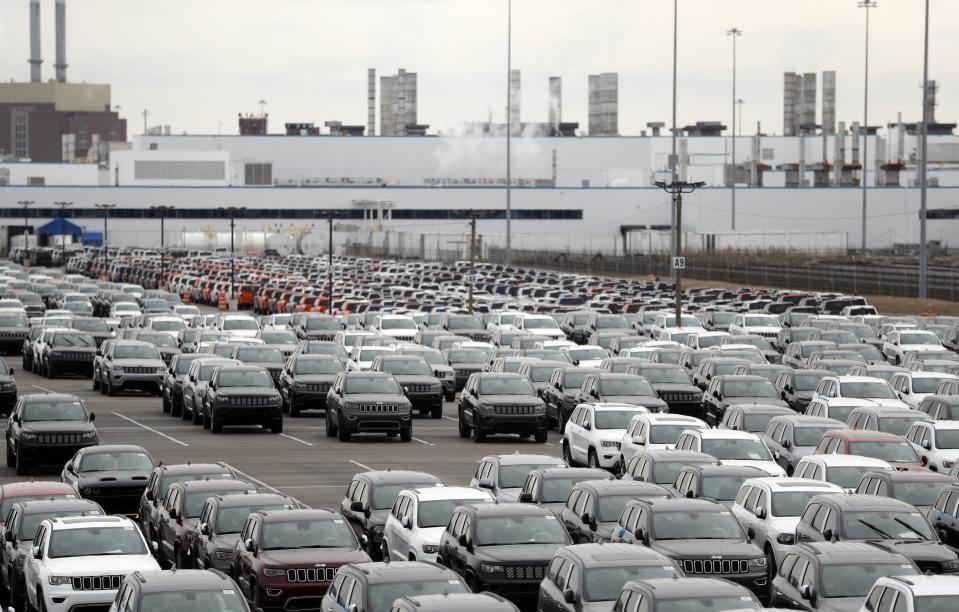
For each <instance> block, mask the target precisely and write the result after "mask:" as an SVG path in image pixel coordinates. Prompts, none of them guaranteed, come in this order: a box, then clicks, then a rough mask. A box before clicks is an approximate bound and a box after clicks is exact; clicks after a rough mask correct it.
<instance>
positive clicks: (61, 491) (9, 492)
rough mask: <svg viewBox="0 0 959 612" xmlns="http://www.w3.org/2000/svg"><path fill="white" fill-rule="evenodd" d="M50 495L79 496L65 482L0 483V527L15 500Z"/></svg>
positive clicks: (27, 499)
mask: <svg viewBox="0 0 959 612" xmlns="http://www.w3.org/2000/svg"><path fill="white" fill-rule="evenodd" d="M51 497H80V496H79V495H78V494H77V492H76V491H75V490H74V488H73V487H71V486H70V485H68V484H67V483H65V482H53V481H46V480H41V481H30V482H11V483H10V484H5V485H0V527H3V526H4V524H6V522H7V514H9V513H10V508H12V507H13V504H15V503H17V502H25V501H31V500H34V499H50V498H51Z"/></svg>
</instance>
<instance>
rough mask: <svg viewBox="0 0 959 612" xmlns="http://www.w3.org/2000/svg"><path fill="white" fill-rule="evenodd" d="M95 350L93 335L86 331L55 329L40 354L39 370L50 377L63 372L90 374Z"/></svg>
mask: <svg viewBox="0 0 959 612" xmlns="http://www.w3.org/2000/svg"><path fill="white" fill-rule="evenodd" d="M96 351H97V345H96V342H95V341H94V339H93V336H91V335H90V334H88V333H86V332H82V331H76V330H68V331H64V330H61V331H55V332H53V333H52V334H51V336H50V344H49V345H48V346H47V347H46V348H45V349H44V352H43V353H42V354H41V355H40V360H41V364H40V370H41V371H42V372H43V373H45V374H46V375H47V378H51V379H53V378H56V377H57V375H58V374H60V373H63V372H70V373H77V374H82V375H83V376H90V375H92V374H93V358H94V357H95V356H96Z"/></svg>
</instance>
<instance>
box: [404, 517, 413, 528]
mask: <svg viewBox="0 0 959 612" xmlns="http://www.w3.org/2000/svg"><path fill="white" fill-rule="evenodd" d="M401 522H402V524H403V529H412V528H413V521H411V520H410V517H408V516H404V517H403V520H402V521H401Z"/></svg>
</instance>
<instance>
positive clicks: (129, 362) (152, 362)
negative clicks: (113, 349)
mask: <svg viewBox="0 0 959 612" xmlns="http://www.w3.org/2000/svg"><path fill="white" fill-rule="evenodd" d="M157 352H160V350H159V349H157ZM113 365H116V366H120V367H122V368H156V369H157V370H160V369H161V368H162V369H164V370H165V369H166V365H165V364H164V363H163V360H162V359H114V360H113Z"/></svg>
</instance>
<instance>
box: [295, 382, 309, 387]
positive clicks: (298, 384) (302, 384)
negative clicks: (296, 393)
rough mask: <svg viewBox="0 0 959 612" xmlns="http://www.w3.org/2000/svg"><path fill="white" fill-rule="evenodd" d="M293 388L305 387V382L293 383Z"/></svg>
mask: <svg viewBox="0 0 959 612" xmlns="http://www.w3.org/2000/svg"><path fill="white" fill-rule="evenodd" d="M293 388H294V389H306V383H299V382H298V383H293Z"/></svg>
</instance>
